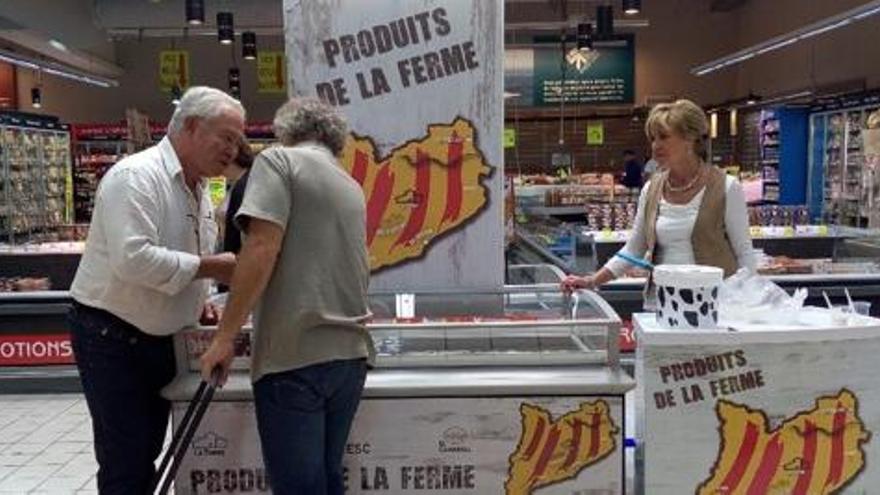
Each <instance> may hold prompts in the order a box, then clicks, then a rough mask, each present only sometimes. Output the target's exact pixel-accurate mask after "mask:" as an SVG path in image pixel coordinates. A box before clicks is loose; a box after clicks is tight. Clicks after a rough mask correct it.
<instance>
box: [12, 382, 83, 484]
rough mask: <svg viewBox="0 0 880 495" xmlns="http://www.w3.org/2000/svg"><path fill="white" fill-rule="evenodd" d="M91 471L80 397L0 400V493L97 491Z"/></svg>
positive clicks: (27, 397) (68, 395) (63, 395)
mask: <svg viewBox="0 0 880 495" xmlns="http://www.w3.org/2000/svg"><path fill="white" fill-rule="evenodd" d="M96 469H97V466H96V464H95V457H94V454H93V453H92V428H91V424H90V420H89V412H88V409H87V408H86V403H85V399H83V397H82V395H77V394H57V395H3V396H0V494H13V493H14V494H23V493H47V494H48V493H51V494H64V493H98V491H97V487H96V485H95V470H96Z"/></svg>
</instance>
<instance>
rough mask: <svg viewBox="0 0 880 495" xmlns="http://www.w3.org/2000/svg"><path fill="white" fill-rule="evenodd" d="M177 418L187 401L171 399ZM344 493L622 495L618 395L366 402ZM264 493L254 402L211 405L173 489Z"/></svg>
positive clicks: (350, 449)
mask: <svg viewBox="0 0 880 495" xmlns="http://www.w3.org/2000/svg"><path fill="white" fill-rule="evenodd" d="M174 408H175V414H174V417H175V421H179V420H180V418H181V417H182V416H183V412H184V409H185V408H186V404H185V403H177V404H175V405H174ZM344 466H345V467H344V480H345V484H346V493H349V494H368V493H388V494H392V493H393V494H408V493H449V494H458V495H483V494H488V493H492V494H504V495H531V494H535V495H571V494H572V493H596V494H599V493H601V494H609V495H612V494H620V493H623V472H622V467H623V401H622V400H621V398H620V397H602V396H598V397H522V398H458V399H455V398H453V399H450V398H443V399H422V398H413V399H364V400H363V401H362V402H361V404H360V407H359V409H358V412H357V416H356V418H355V421H354V425H353V427H352V432H351V434H350V435H349V438H348V443H347V445H346V448H345V457H344ZM268 490H269V486H268V480H267V475H266V471H265V468H264V467H263V459H262V455H261V453H260V442H259V435H258V433H257V427H256V420H255V417H254V406H253V403H251V402H214V403H213V404H212V405H211V406H210V408H209V409H208V412H207V414H206V415H205V417H204V419H203V421H202V423H201V425H200V427H199V430H198V431H197V433H196V435H195V437H194V439H193V442H192V445H191V447H190V450H189V452H187V455H186V457H184V461H183V463H182V465H181V468H180V470H179V471H178V477H177V479H176V482H175V493H178V494H179V495H187V494H205V493H266V492H268Z"/></svg>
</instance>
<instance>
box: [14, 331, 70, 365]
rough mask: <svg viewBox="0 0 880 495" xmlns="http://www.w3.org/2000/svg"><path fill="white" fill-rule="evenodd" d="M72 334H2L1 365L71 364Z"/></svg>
mask: <svg viewBox="0 0 880 495" xmlns="http://www.w3.org/2000/svg"><path fill="white" fill-rule="evenodd" d="M73 362H74V358H73V347H72V346H71V344H70V336H69V335H66V334H57V335H56V334H47V335H40V334H29V335H0V366H23V365H47V364H71V363H73Z"/></svg>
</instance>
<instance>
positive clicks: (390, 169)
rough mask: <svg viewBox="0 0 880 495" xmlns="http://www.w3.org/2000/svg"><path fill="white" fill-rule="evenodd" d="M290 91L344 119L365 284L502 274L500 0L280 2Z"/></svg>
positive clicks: (462, 281) (427, 283) (480, 281)
mask: <svg viewBox="0 0 880 495" xmlns="http://www.w3.org/2000/svg"><path fill="white" fill-rule="evenodd" d="M284 12H285V32H286V45H287V49H286V53H287V55H288V57H289V60H290V62H289V64H288V71H289V77H288V81H289V84H290V92H291V94H296V95H311V96H319V97H321V98H322V99H324V100H325V101H327V102H329V103H331V104H333V105H335V106H337V107H338V108H339V109H340V111H342V112H343V113H344V114H345V115H346V117H347V119H348V121H349V124H350V127H351V131H352V132H351V139H350V140H349V142H348V145H347V147H346V149H345V151H344V152H343V154H342V157H341V161H342V164H343V166H344V167H345V168H346V169H347V170H348V171H349V173H350V174H351V175H352V177H354V178H355V180H357V181H358V182H359V183H360V184H361V186H362V187H363V190H364V194H365V196H366V200H367V236H368V243H369V261H370V267H371V269H372V270H373V271H374V272H379V273H378V275H377V276H374V277H373V280H372V281H371V286H372V287H373V288H375V289H380V290H382V289H396V288H402V287H406V288H407V289H408V290H412V289H418V288H435V289H436V288H445V287H446V288H452V287H455V288H475V287H480V288H489V287H500V286H501V285H502V284H503V278H504V277H503V263H502V256H501V249H502V248H501V246H502V245H503V225H502V216H503V201H502V197H503V196H502V194H503V184H502V179H503V177H502V175H503V174H501V171H500V167H501V164H502V156H503V155H502V139H501V138H502V136H501V129H502V128H503V126H504V120H503V100H502V91H503V81H502V76H503V68H502V62H503V56H502V55H503V52H502V50H503V36H502V34H503V33H502V27H503V20H504V16H503V14H502V3H500V2H480V1H478V0H426V1H423V2H400V1H396V0H376V1H373V2H370V8H369V9H364V8H363V2H361V1H358V0H336V1H330V0H316V1H312V2H299V1H293V0H285V2H284Z"/></svg>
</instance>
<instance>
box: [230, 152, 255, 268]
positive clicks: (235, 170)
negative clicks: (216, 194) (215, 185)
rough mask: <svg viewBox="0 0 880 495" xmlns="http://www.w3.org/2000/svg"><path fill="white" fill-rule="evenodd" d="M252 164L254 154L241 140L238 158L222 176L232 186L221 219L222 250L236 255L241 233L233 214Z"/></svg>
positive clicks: (239, 205) (242, 193)
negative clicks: (224, 176)
mask: <svg viewBox="0 0 880 495" xmlns="http://www.w3.org/2000/svg"><path fill="white" fill-rule="evenodd" d="M253 163H254V152H253V151H252V150H251V145H250V143H248V142H247V140H242V142H241V143H239V145H238V156H237V157H236V158H235V162H234V163H233V164H232V165H231V166H229V167H226V168H227V170H230V172H228V173H227V174H224V175H226V179H227V180H229V181H230V184H232V187H231V188H230V189H229V194H228V195H227V197H228V200H229V201H228V202H227V207H226V211H225V212H224V213H225V215H224V218H223V250H224V251H229V252H230V253H235V254H238V253H239V252H240V251H241V231H240V230H239V229H238V225H236V223H235V214H236V213H238V209H239V208H240V207H241V200H242V199H243V198H244V191H245V188H247V178H248V174H249V173H250V171H251V165H253Z"/></svg>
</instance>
